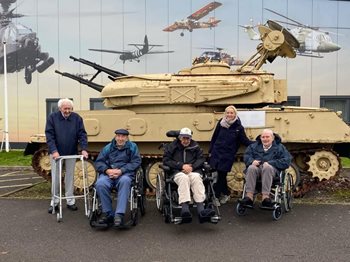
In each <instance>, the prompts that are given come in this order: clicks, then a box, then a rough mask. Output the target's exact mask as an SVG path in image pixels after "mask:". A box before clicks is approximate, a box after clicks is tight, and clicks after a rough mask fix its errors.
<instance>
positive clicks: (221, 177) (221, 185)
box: [214, 171, 230, 198]
mask: <svg viewBox="0 0 350 262" xmlns="http://www.w3.org/2000/svg"><path fill="white" fill-rule="evenodd" d="M217 172H218V179H217V182H216V183H215V184H214V191H215V197H216V198H219V197H220V195H221V194H223V195H230V191H229V190H228V187H227V172H223V171H217Z"/></svg>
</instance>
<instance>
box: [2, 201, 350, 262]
mask: <svg viewBox="0 0 350 262" xmlns="http://www.w3.org/2000/svg"><path fill="white" fill-rule="evenodd" d="M48 204H49V203H48V200H15V199H5V198H0V221H1V223H0V232H1V234H0V261H2V262H7V261H84V262H88V261H128V262H129V261H182V262H183V261H220V262H221V261H317V262H323V261H337V262H338V261H344V262H345V261H350V260H349V258H350V239H349V236H350V205H300V204H299V205H295V207H294V209H293V210H292V212H290V213H288V214H284V216H283V217H282V219H281V220H279V221H272V217H271V213H270V212H267V211H263V210H260V209H256V210H251V212H249V213H248V215H247V216H245V217H238V216H237V215H236V214H235V212H234V203H232V202H231V203H229V204H227V205H225V206H223V207H222V208H221V211H222V216H223V219H222V221H221V222H220V223H219V224H217V225H212V224H199V223H198V221H197V220H196V219H194V221H193V222H192V224H186V225H173V224H165V223H164V222H163V217H162V216H161V214H160V213H159V212H158V211H157V210H156V208H155V202H154V201H148V202H147V205H148V206H147V213H146V215H145V216H144V217H143V218H142V219H141V220H140V223H139V224H138V225H137V226H136V227H132V228H131V229H128V230H114V229H109V230H95V229H92V228H90V226H89V223H88V220H87V218H86V217H85V216H84V212H83V206H82V201H81V200H79V201H78V205H79V208H80V209H79V210H78V211H77V212H72V211H69V210H67V209H66V208H65V207H64V209H63V222H61V223H58V222H56V216H54V215H51V214H48V213H47V208H48ZM194 215H195V212H194ZM194 218H196V217H194Z"/></svg>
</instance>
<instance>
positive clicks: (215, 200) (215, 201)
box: [213, 197, 221, 207]
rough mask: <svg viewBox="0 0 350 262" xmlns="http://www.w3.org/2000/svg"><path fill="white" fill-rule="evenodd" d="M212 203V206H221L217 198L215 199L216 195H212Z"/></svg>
mask: <svg viewBox="0 0 350 262" xmlns="http://www.w3.org/2000/svg"><path fill="white" fill-rule="evenodd" d="M213 204H214V206H217V207H219V206H221V204H220V201H219V199H217V198H216V197H214V199H213Z"/></svg>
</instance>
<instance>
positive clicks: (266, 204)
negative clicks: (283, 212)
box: [261, 198, 273, 208]
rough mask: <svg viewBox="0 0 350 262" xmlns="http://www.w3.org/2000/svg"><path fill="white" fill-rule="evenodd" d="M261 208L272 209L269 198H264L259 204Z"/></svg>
mask: <svg viewBox="0 0 350 262" xmlns="http://www.w3.org/2000/svg"><path fill="white" fill-rule="evenodd" d="M261 207H262V208H273V203H272V201H271V199H270V198H265V199H264V200H263V201H262V202H261Z"/></svg>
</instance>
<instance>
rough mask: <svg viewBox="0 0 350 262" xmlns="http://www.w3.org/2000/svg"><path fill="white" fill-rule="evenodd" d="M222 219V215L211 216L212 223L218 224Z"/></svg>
mask: <svg viewBox="0 0 350 262" xmlns="http://www.w3.org/2000/svg"><path fill="white" fill-rule="evenodd" d="M220 220H221V217H220V216H218V215H215V216H212V217H211V218H210V223H213V224H217V223H218V222H219V221H220Z"/></svg>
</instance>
